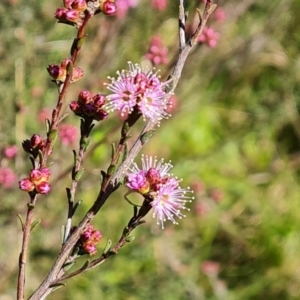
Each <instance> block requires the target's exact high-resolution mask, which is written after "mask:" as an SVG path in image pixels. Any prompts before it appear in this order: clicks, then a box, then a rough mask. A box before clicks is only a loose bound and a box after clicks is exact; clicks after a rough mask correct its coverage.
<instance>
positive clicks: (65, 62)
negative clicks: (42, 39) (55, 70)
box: [60, 58, 72, 69]
mask: <svg viewBox="0 0 300 300" xmlns="http://www.w3.org/2000/svg"><path fill="white" fill-rule="evenodd" d="M68 63H72V60H71V59H70V58H65V59H64V60H63V61H62V62H61V63H60V67H61V68H63V69H66V68H67V65H68Z"/></svg>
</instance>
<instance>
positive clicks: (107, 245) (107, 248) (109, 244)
mask: <svg viewBox="0 0 300 300" xmlns="http://www.w3.org/2000/svg"><path fill="white" fill-rule="evenodd" d="M111 245H112V241H111V240H110V239H108V241H107V243H106V245H105V248H104V250H103V254H106V253H107V252H108V251H110V249H111Z"/></svg>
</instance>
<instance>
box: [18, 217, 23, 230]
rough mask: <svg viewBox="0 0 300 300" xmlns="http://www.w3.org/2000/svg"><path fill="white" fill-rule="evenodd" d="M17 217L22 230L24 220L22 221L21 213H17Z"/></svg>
mask: <svg viewBox="0 0 300 300" xmlns="http://www.w3.org/2000/svg"><path fill="white" fill-rule="evenodd" d="M17 217H18V219H19V221H20V223H21V227H22V230H24V222H23V220H22V217H21V215H20V214H17Z"/></svg>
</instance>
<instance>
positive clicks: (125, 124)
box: [121, 121, 130, 137]
mask: <svg viewBox="0 0 300 300" xmlns="http://www.w3.org/2000/svg"><path fill="white" fill-rule="evenodd" d="M129 129H130V126H129V123H128V122H126V121H125V122H124V123H123V127H122V131H121V134H122V137H125V136H127V133H128V131H129Z"/></svg>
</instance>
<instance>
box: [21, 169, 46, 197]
mask: <svg viewBox="0 0 300 300" xmlns="http://www.w3.org/2000/svg"><path fill="white" fill-rule="evenodd" d="M50 175H51V173H50V170H49V169H48V168H41V169H32V170H31V171H30V172H29V177H28V178H23V179H21V180H20V181H19V188H20V189H21V190H22V191H25V192H35V193H37V194H48V193H49V192H50V189H51V186H50V184H49V182H48V181H49V179H50Z"/></svg>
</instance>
